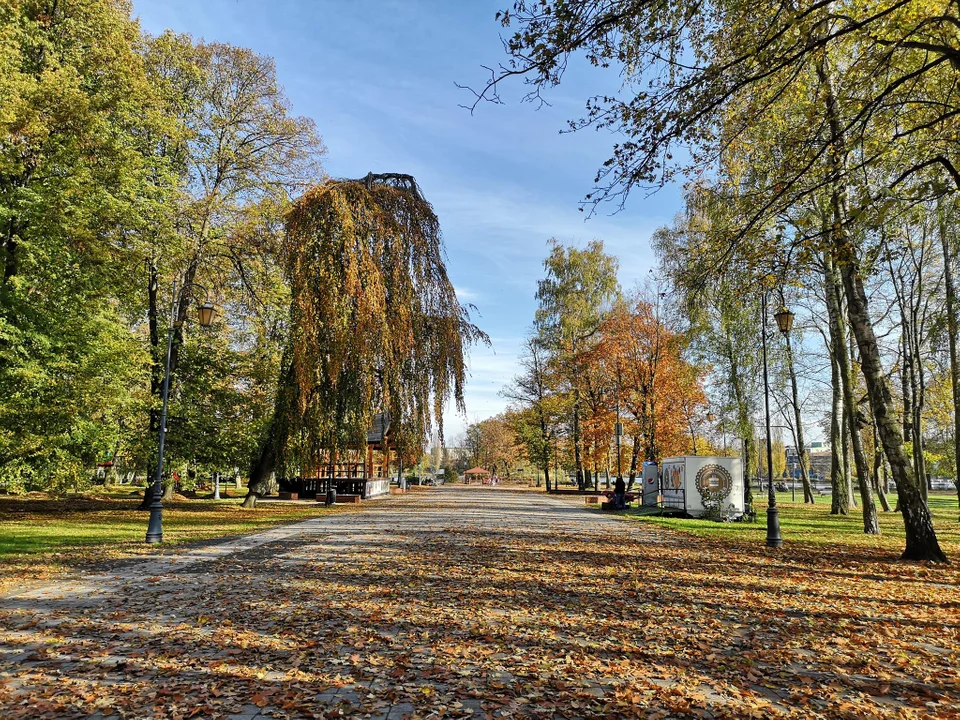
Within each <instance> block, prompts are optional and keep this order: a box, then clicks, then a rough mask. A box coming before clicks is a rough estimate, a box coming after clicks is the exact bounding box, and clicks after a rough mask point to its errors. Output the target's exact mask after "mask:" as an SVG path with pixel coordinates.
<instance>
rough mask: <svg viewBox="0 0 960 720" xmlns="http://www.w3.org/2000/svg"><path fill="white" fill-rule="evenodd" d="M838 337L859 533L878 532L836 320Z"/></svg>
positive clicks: (842, 336)
mask: <svg viewBox="0 0 960 720" xmlns="http://www.w3.org/2000/svg"><path fill="white" fill-rule="evenodd" d="M834 287H836V285H834ZM838 290H839V288H838ZM838 299H839V298H838ZM839 304H840V303H838V305H839ZM840 339H841V340H842V341H843V345H842V346H841V347H838V348H837V359H838V360H839V361H840V380H841V385H842V386H843V404H844V409H845V410H846V415H847V422H848V428H849V431H850V432H849V435H850V444H851V447H852V450H853V460H854V463H855V465H856V469H857V486H858V487H859V489H860V502H861V505H862V509H863V532H864V533H866V534H867V535H879V534H880V521H879V520H878V519H877V506H876V505H875V504H874V502H873V495H872V494H871V492H870V471H869V466H868V465H867V454H866V453H865V452H864V450H863V438H862V437H861V435H860V423H859V421H858V420H857V401H856V399H855V398H854V394H853V367H852V364H853V363H852V361H851V358H850V356H849V355H848V354H847V330H846V328H845V327H844V323H843V322H840Z"/></svg>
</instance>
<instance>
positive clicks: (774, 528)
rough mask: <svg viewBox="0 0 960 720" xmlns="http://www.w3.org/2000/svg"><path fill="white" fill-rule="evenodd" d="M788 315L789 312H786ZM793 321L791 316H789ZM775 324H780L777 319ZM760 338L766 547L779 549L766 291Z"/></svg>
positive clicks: (780, 540) (779, 536) (780, 539)
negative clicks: (765, 459) (763, 416)
mask: <svg viewBox="0 0 960 720" xmlns="http://www.w3.org/2000/svg"><path fill="white" fill-rule="evenodd" d="M787 312H788V313H789V311H787ZM778 315H779V313H778ZM789 319H790V320H793V315H792V314H791V315H790V318H789ZM777 324H778V325H779V324H780V320H779V318H778V319H777ZM760 337H761V342H762V344H763V406H764V412H765V417H766V430H767V547H774V548H776V547H780V546H781V545H783V537H782V536H781V535H780V511H779V510H778V509H777V495H776V491H775V490H774V487H773V447H772V445H771V443H770V381H769V379H768V377H767V291H766V290H764V291H763V318H762V320H761V322H760Z"/></svg>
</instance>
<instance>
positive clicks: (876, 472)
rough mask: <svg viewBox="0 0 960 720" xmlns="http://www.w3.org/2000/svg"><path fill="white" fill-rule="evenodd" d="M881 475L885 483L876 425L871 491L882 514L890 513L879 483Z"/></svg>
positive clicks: (888, 502)
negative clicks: (877, 501) (875, 495)
mask: <svg viewBox="0 0 960 720" xmlns="http://www.w3.org/2000/svg"><path fill="white" fill-rule="evenodd" d="M881 473H882V474H883V475H884V478H883V481H884V482H885V481H886V471H885V469H884V466H883V448H882V447H881V446H880V438H879V437H878V436H877V425H876V423H874V425H873V491H874V492H875V493H876V494H877V497H879V498H880V506H881V507H882V508H883V511H884V512H890V501H889V500H887V493H886V492H885V491H884V486H883V482H881V478H880V476H881Z"/></svg>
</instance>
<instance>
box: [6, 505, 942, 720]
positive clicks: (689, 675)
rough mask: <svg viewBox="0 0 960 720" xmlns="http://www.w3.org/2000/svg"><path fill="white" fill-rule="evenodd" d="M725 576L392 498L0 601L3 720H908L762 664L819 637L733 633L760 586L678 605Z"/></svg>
mask: <svg viewBox="0 0 960 720" xmlns="http://www.w3.org/2000/svg"><path fill="white" fill-rule="evenodd" d="M168 552H169V551H168ZM752 562H759V563H762V562H764V560H763V558H762V557H761V558H760V559H759V560H756V559H754V560H752ZM708 565H709V572H707V571H706V570H705V571H704V573H703V575H698V574H697V573H698V568H699V567H701V566H703V567H706V566H708ZM720 566H721V565H719V564H717V562H716V561H713V560H710V559H709V556H707V555H697V554H696V551H695V549H691V545H690V541H689V540H685V539H683V538H681V537H680V536H676V535H671V534H667V533H666V532H664V531H660V530H658V529H656V528H655V527H653V526H650V525H642V524H637V523H628V522H623V521H621V520H618V519H616V518H613V517H610V516H607V515H603V514H600V513H598V512H590V511H588V510H585V509H584V508H583V506H582V500H580V499H556V498H548V497H545V496H543V495H537V494H533V493H527V492H512V491H508V490H503V489H486V488H483V489H481V488H464V487H449V488H438V489H433V490H431V491H428V492H423V493H411V494H408V495H406V496H403V497H391V498H389V499H385V500H382V501H379V502H376V503H367V504H365V505H364V506H363V507H362V509H361V511H360V512H351V513H342V514H336V515H330V516H326V517H322V518H317V519H313V520H309V521H306V522H303V523H300V524H297V525H292V526H286V527H282V528H277V529H274V530H271V531H269V532H265V533H261V534H259V535H255V536H250V537H246V538H243V539H240V540H236V541H232V542H227V543H223V544H220V545H215V546H209V547H204V548H201V549H195V550H187V551H179V552H178V551H174V552H170V554H169V555H165V556H163V557H156V558H150V559H148V560H146V561H136V562H131V563H127V564H124V565H122V566H120V567H118V568H117V569H115V570H114V571H113V572H107V573H102V574H98V575H90V576H87V577H85V578H82V579H79V580H77V581H73V582H60V583H57V584H54V585H51V586H48V587H44V588H39V589H34V590H30V591H27V592H24V593H22V594H20V595H17V596H14V597H7V598H5V599H0V631H2V632H0V653H2V655H0V717H3V718H15V717H29V718H41V717H57V718H60V717H94V718H114V717H116V718H121V717H124V718H126V717H133V718H181V717H201V718H215V717H224V718H235V719H237V720H241V719H243V720H246V719H251V720H252V719H253V718H260V717H321V718H328V717H362V718H378V719H380V720H397V719H398V718H403V717H408V718H414V717H416V718H441V717H475V718H487V717H497V718H501V717H502V718H506V717H513V716H522V717H537V718H547V717H557V718H561V717H562V718H579V717H596V718H601V717H602V718H609V717H621V716H622V717H638V716H639V717H646V716H649V717H667V716H690V717H745V716H747V714H748V713H750V712H756V713H757V714H756V716H757V717H767V716H784V717H786V716H792V717H813V716H817V715H818V714H819V713H823V714H824V715H829V714H831V713H832V711H831V708H834V707H840V703H843V702H846V703H847V704H848V705H849V704H850V702H851V700H856V698H857V697H861V699H862V698H863V697H869V706H867V705H863V704H861V705H851V706H850V707H853V708H857V707H860V708H861V709H867V708H868V707H869V710H870V712H869V713H866V714H867V715H872V716H878V717H879V716H883V715H889V716H891V717H893V716H896V715H897V714H898V713H900V714H901V715H902V714H903V713H904V712H907V713H908V714H909V712H912V711H910V709H909V708H907V709H905V708H904V706H903V703H902V702H900V701H898V700H893V699H890V697H889V696H890V691H889V688H888V689H886V690H885V691H883V692H880V691H877V692H874V693H872V694H871V693H869V692H867V691H865V690H864V688H863V687H862V685H863V683H860V685H858V684H857V683H856V682H855V681H849V680H848V681H841V680H838V678H840V675H841V673H837V672H831V671H828V672H826V674H825V675H824V676H823V677H820V678H819V679H818V677H817V675H816V671H815V670H814V671H808V670H804V669H802V667H801V666H800V665H799V664H798V663H804V662H808V661H809V662H810V663H815V659H812V658H805V657H804V656H803V654H802V652H801V653H800V654H793V655H790V656H789V657H781V654H782V652H781V651H782V648H776V652H774V651H773V650H772V649H771V648H772V647H773V644H774V642H780V643H782V642H783V640H782V636H783V635H784V634H786V635H787V636H788V637H789V634H790V632H796V631H799V630H800V629H802V628H807V629H809V630H810V631H811V632H814V628H815V625H816V623H817V622H820V621H819V620H818V619H817V618H804V619H799V620H798V621H797V624H796V625H795V627H794V629H793V630H791V629H790V628H785V627H783V626H782V618H780V619H777V618H773V619H770V618H767V620H766V621H764V620H761V619H760V618H759V616H754V617H745V615H746V614H747V612H748V611H746V610H745V608H746V607H747V606H750V605H754V604H756V605H759V606H760V609H761V610H762V606H763V604H764V602H765V600H764V598H763V597H762V592H763V589H762V587H760V584H761V582H760V581H759V580H758V581H756V583H755V582H754V581H753V580H750V581H749V582H731V583H729V584H725V583H723V582H717V584H716V586H715V588H713V587H712V588H711V589H710V591H709V592H708V593H707V595H708V600H707V601H703V600H702V599H701V600H699V601H698V602H696V603H694V602H691V601H690V599H689V598H690V597H692V593H694V592H696V593H699V594H698V595H697V597H700V598H702V592H703V584H704V583H705V582H708V578H713V581H714V582H716V581H717V578H718V575H717V572H716V571H717V568H718V567H720ZM729 572H730V573H733V574H736V573H740V574H743V573H745V572H750V573H754V572H755V573H758V574H759V576H760V577H762V576H763V574H764V572H766V570H765V569H764V568H763V567H762V566H754V567H753V568H747V567H746V561H745V563H744V566H741V567H738V566H736V565H735V564H731V565H730V566H729ZM720 576H721V577H722V573H721V574H720ZM688 591H689V592H690V593H691V595H689V596H688V595H687V594H686V593H687V592H688ZM939 649H940V650H943V648H939ZM768 650H769V651H770V652H771V653H772V654H770V655H769V656H767V655H765V654H764V653H765V652H766V651H768ZM948 661H952V658H949V657H947V658H944V663H945V664H946V663H947V662H948ZM772 663H777V665H776V670H777V673H778V675H777V678H776V682H775V683H772V684H771V683H766V682H764V679H763V678H761V677H760V674H762V673H764V672H768V670H769V668H772V667H773V665H772ZM765 664H766V665H765ZM805 667H807V668H809V667H810V666H809V665H807V666H805ZM831 667H832V666H831ZM763 668H767V670H764V669H763ZM791 668H794V669H791ZM797 668H799V669H797ZM791 673H793V674H792V675H791ZM810 678H813V679H812V680H810ZM801 679H802V682H804V683H807V685H806V686H801V687H810V686H811V683H812V690H813V692H811V693H810V695H811V696H816V695H817V693H821V694H822V693H825V692H827V690H826V688H830V687H834V686H836V684H837V683H838V682H840V685H839V686H836V687H834V689H833V690H830V691H829V692H830V693H831V697H832V698H833V699H832V700H830V701H829V702H827V701H825V702H821V703H820V704H819V705H818V704H816V703H813V704H807V703H806V702H804V703H803V704H802V705H800V704H798V703H799V702H800V701H799V700H798V695H797V693H796V691H795V690H796V688H795V687H792V686H796V685H798V684H799V683H800V682H801ZM867 680H870V678H867ZM844 682H845V683H846V684H844ZM917 692H918V694H919V693H920V690H918V691H917ZM927 695H929V690H927ZM799 697H801V698H802V697H807V696H805V695H802V694H801V695H800V696H799ZM945 700H946V701H949V696H948V697H946V698H945ZM937 702H939V700H938V701H937ZM934 705H935V707H934V710H936V709H937V708H938V707H941V706H940V705H937V704H936V703H934ZM921 710H922V709H921ZM918 712H920V711H919V710H918ZM925 712H928V713H929V712H930V708H929V707H928V708H926V709H925ZM934 714H935V713H934ZM922 716H924V715H923V712H920V714H918V715H916V717H922Z"/></svg>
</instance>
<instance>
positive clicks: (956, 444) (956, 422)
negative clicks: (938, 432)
mask: <svg viewBox="0 0 960 720" xmlns="http://www.w3.org/2000/svg"><path fill="white" fill-rule="evenodd" d="M938 210H939V211H940V212H939V216H940V218H939V219H940V223H939V225H940V243H941V245H942V246H943V280H944V287H945V290H946V295H947V298H946V299H947V337H948V344H949V345H950V379H951V381H952V384H953V483H954V485H956V488H957V500H958V502H960V358H958V357H957V343H958V341H957V335H958V334H960V330H958V327H957V292H956V286H955V285H954V282H953V248H952V247H950V236H949V231H948V230H949V228H948V224H947V218H946V216H945V213H944V210H943V207H942V204H941V207H939V208H938Z"/></svg>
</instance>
